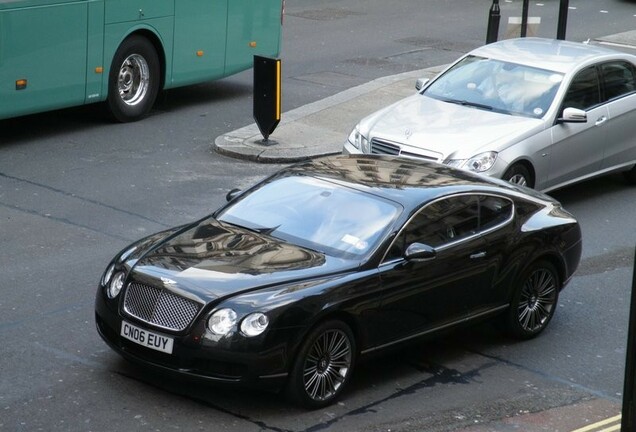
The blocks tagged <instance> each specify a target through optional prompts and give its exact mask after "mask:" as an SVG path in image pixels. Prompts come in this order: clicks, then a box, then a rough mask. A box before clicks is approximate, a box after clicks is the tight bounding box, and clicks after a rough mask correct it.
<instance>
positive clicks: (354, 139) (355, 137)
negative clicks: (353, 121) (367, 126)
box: [349, 126, 369, 153]
mask: <svg viewBox="0 0 636 432" xmlns="http://www.w3.org/2000/svg"><path fill="white" fill-rule="evenodd" d="M349 142H350V143H351V145H353V146H354V147H355V148H357V149H358V150H360V151H362V152H363V153H369V141H368V140H367V138H366V137H365V136H364V135H362V133H361V132H360V129H358V126H356V127H355V128H354V129H353V131H351V134H349Z"/></svg>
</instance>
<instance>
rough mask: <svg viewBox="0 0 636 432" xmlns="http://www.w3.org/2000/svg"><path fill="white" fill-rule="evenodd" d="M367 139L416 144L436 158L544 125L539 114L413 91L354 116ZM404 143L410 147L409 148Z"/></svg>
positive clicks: (505, 141)
mask: <svg viewBox="0 0 636 432" xmlns="http://www.w3.org/2000/svg"><path fill="white" fill-rule="evenodd" d="M359 127H360V132H361V133H362V134H363V135H364V136H366V137H367V138H368V139H370V140H371V139H373V138H377V139H381V140H386V141H391V142H395V143H399V144H400V145H402V146H404V147H405V148H406V150H407V151H413V149H420V150H423V151H424V152H425V154H428V155H429V156H432V157H436V158H437V159H438V161H440V162H442V161H444V160H446V159H448V158H451V159H460V158H468V157H472V156H474V155H475V154H478V153H480V152H482V151H502V150H503V149H504V148H506V147H508V146H509V145H511V144H514V143H516V142H518V141H520V140H521V139H524V138H525V137H527V136H530V135H533V134H535V133H537V132H538V131H540V130H542V129H543V128H544V127H545V124H544V121H543V120H541V119H535V118H529V117H522V116H514V115H509V114H502V113H498V112H493V111H488V110H485V109H480V108H475V107H470V106H463V105H459V104H454V103H449V102H443V101H440V100H437V99H433V98H431V97H428V96H424V95H420V94H415V95H413V96H410V97H408V98H406V99H403V100H401V101H399V102H397V103H395V104H393V105H391V106H389V107H387V108H385V109H383V110H380V111H378V112H376V113H374V114H372V115H370V116H369V117H366V118H365V119H364V120H362V121H361V122H360V125H359ZM409 147H411V148H410V149H409Z"/></svg>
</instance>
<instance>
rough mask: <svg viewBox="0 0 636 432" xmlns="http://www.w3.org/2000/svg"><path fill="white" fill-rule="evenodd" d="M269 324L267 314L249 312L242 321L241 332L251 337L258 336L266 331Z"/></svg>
mask: <svg viewBox="0 0 636 432" xmlns="http://www.w3.org/2000/svg"><path fill="white" fill-rule="evenodd" d="M268 324H269V318H267V315H265V314H263V313H260V312H256V313H253V314H249V315H248V316H246V317H245V318H244V319H243V321H241V332H242V333H243V334H244V335H245V336H249V337H252V336H258V335H259V334H261V333H263V332H264V331H265V329H266V328H267V325H268Z"/></svg>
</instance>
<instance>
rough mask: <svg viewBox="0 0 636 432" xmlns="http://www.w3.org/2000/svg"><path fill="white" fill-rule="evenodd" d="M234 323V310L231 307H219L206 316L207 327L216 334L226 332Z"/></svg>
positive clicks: (224, 333) (222, 334)
mask: <svg viewBox="0 0 636 432" xmlns="http://www.w3.org/2000/svg"><path fill="white" fill-rule="evenodd" d="M235 325H236V312H234V311H233V310H232V309H228V308H225V309H219V310H218V311H216V312H214V313H213V314H212V315H210V318H208V329H209V330H210V331H211V332H212V333H214V334H217V335H221V336H224V335H226V334H228V333H229V332H230V331H231V330H232V328H234V326H235Z"/></svg>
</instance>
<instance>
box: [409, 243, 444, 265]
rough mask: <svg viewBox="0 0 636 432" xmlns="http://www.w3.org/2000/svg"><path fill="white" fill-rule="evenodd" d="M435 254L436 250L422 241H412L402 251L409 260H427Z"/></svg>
mask: <svg viewBox="0 0 636 432" xmlns="http://www.w3.org/2000/svg"><path fill="white" fill-rule="evenodd" d="M436 255H437V252H436V251H435V249H434V248H432V247H430V246H429V245H425V244H423V243H413V244H411V245H410V246H409V247H407V248H406V252H404V258H406V260H407V261H410V262H422V261H428V260H431V259H433V258H435V256H436Z"/></svg>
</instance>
